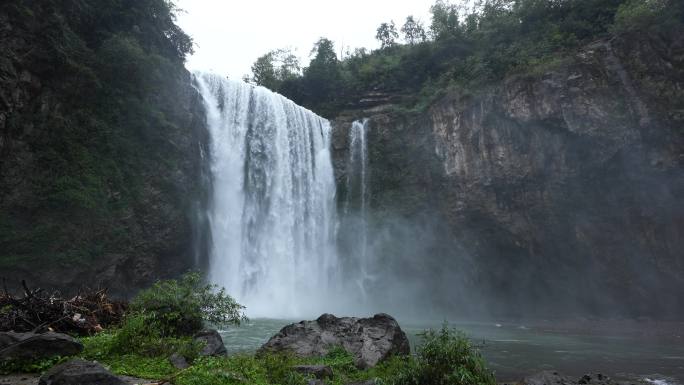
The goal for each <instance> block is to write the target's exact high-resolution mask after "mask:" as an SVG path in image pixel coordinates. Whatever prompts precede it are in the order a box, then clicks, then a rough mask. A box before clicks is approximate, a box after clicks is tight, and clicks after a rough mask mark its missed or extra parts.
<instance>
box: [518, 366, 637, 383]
mask: <svg viewBox="0 0 684 385" xmlns="http://www.w3.org/2000/svg"><path fill="white" fill-rule="evenodd" d="M633 383H634V382H617V381H613V380H612V379H611V378H610V377H608V376H605V375H603V374H601V373H598V374H585V375H584V376H582V377H581V378H579V379H573V378H571V377H567V376H564V375H562V374H560V373H558V372H555V371H548V370H547V371H543V372H540V373H537V374H534V375H531V376H528V377H525V378H524V379H523V380H522V381H521V382H520V383H519V384H518V385H621V384H622V385H626V384H633Z"/></svg>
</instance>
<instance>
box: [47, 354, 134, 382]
mask: <svg viewBox="0 0 684 385" xmlns="http://www.w3.org/2000/svg"><path fill="white" fill-rule="evenodd" d="M85 384H87V385H127V382H125V381H124V380H122V379H121V378H119V377H117V376H115V375H113V374H112V373H110V372H109V371H108V370H107V369H105V368H104V367H103V366H102V365H100V364H98V363H96V362H89V361H83V360H79V359H75V360H71V361H69V362H66V363H64V364H61V365H57V366H55V367H53V368H52V369H50V370H48V371H47V372H46V373H45V374H43V375H42V376H41V377H40V382H38V385H85Z"/></svg>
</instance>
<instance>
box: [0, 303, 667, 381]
mask: <svg viewBox="0 0 684 385" xmlns="http://www.w3.org/2000/svg"><path fill="white" fill-rule="evenodd" d="M195 340H196V341H199V342H201V343H202V345H203V348H202V350H201V352H200V355H201V356H204V357H227V356H228V353H227V350H226V347H225V346H224V341H223V340H222V338H221V336H220V334H219V333H218V332H217V331H216V330H204V331H202V332H200V333H197V334H196V335H195ZM339 348H341V349H343V350H344V351H346V352H347V353H349V354H350V355H351V357H353V364H354V365H355V366H356V367H357V368H358V369H359V370H367V369H371V368H373V367H375V366H377V365H379V364H380V363H382V362H383V361H386V360H389V359H391V358H392V357H395V356H409V355H411V348H410V345H409V340H408V338H407V335H406V333H405V332H404V331H403V330H402V329H401V327H400V326H399V324H398V322H397V321H396V320H395V319H394V318H393V317H392V316H390V315H388V314H383V313H381V314H376V315H375V316H373V317H370V318H355V317H336V316H334V315H332V314H323V315H321V316H320V317H318V318H317V319H316V320H311V321H300V322H297V323H293V324H290V325H286V326H285V327H283V328H282V329H281V330H280V331H279V332H278V333H276V334H275V335H273V336H272V337H271V338H270V339H269V340H268V341H267V342H266V343H265V344H263V345H262V347H261V348H260V349H258V351H257V352H256V356H257V357H258V356H264V355H268V354H291V355H294V356H296V357H324V356H326V355H328V354H330V353H331V352H333V351H334V350H335V349H339ZM82 350H83V345H82V344H81V343H80V342H79V340H77V339H75V338H73V337H71V336H68V335H66V334H60V333H54V332H47V333H14V332H3V333H0V363H2V362H10V361H18V360H27V359H49V358H54V357H68V356H74V357H78V355H79V353H80V352H82ZM414 353H415V352H414ZM169 362H170V363H171V364H172V365H173V367H175V368H176V369H177V370H179V371H183V370H186V369H188V368H189V367H191V363H188V362H187V361H186V360H185V358H184V357H182V356H180V355H177V354H174V355H172V356H171V357H169ZM290 369H291V370H292V371H293V372H296V373H299V374H302V375H304V376H306V377H308V378H310V380H309V382H308V385H324V384H326V383H328V382H327V381H329V380H331V379H332V378H333V376H334V370H335V369H333V367H331V366H329V365H325V364H316V365H294V366H292V367H291V368H290ZM588 373H592V374H586V375H583V376H579V377H573V376H567V375H564V374H562V373H559V372H557V371H553V370H547V371H542V372H539V373H536V374H532V375H529V376H527V377H524V378H518V379H506V381H503V380H504V379H501V378H499V379H497V382H498V383H499V384H505V385H648V384H650V385H668V384H670V385H671V384H676V382H675V381H672V382H669V381H665V380H648V379H645V378H638V377H634V378H619V379H618V378H611V377H608V376H606V375H604V374H600V373H595V372H588ZM594 373H595V374H594ZM170 381H171V380H170V379H160V378H156V379H152V380H150V379H141V378H135V377H129V376H121V375H116V374H114V373H112V371H110V369H109V368H107V367H106V366H105V365H103V364H100V363H98V362H96V361H88V360H83V359H81V358H73V359H71V360H69V361H66V362H64V361H62V362H61V363H59V364H57V365H55V366H54V367H52V368H49V369H48V370H47V371H45V372H44V373H42V374H35V373H33V374H31V373H29V374H22V373H18V374H10V375H4V376H0V385H51V384H59V385H70V384H74V385H75V384H93V385H126V384H141V385H142V384H149V385H151V384H161V383H172V382H170ZM375 383H377V381H376V380H372V379H371V380H367V381H365V382H356V383H349V384H348V385H370V384H375Z"/></svg>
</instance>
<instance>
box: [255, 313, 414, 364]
mask: <svg viewBox="0 0 684 385" xmlns="http://www.w3.org/2000/svg"><path fill="white" fill-rule="evenodd" d="M335 347H342V348H343V349H345V350H346V351H347V352H349V353H350V354H352V355H353V356H354V362H355V364H356V366H358V367H359V368H369V367H373V366H375V365H376V364H378V363H379V362H381V361H382V360H384V359H386V358H388V357H389V356H391V355H405V354H409V353H410V346H409V341H408V338H407V337H406V334H405V333H404V332H403V331H402V330H401V328H400V327H399V324H398V323H397V321H396V320H395V319H394V318H392V317H391V316H389V315H387V314H376V315H375V316H373V317H372V318H354V317H343V318H338V317H335V316H334V315H332V314H323V315H322V316H320V317H319V318H318V319H317V320H315V321H301V322H299V323H296V324H291V325H288V326H285V327H284V328H282V329H281V330H280V332H278V334H276V335H275V336H273V337H271V339H270V340H269V341H268V342H266V344H264V345H263V346H262V347H261V348H260V349H259V353H260V354H261V353H265V352H291V353H294V354H295V355H297V356H300V357H311V356H324V355H325V354H327V353H328V352H329V351H330V350H331V349H333V348H335Z"/></svg>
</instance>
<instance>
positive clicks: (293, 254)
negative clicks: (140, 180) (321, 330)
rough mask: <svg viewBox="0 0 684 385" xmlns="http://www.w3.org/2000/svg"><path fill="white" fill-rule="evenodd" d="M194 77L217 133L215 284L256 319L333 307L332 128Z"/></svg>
mask: <svg viewBox="0 0 684 385" xmlns="http://www.w3.org/2000/svg"><path fill="white" fill-rule="evenodd" d="M195 78H196V80H197V83H198V85H199V90H200V93H201V95H202V97H203V99H204V104H205V107H206V111H207V125H208V129H209V132H210V137H211V146H210V150H211V154H210V156H211V172H212V177H213V180H212V182H213V187H212V188H213V197H212V205H211V208H210V212H209V217H210V227H211V234H212V239H213V241H212V242H213V245H212V248H211V257H210V274H209V276H210V279H211V280H212V281H213V282H214V283H217V284H218V285H220V286H223V287H225V288H226V289H227V290H228V291H229V293H231V294H232V295H233V296H235V297H236V298H237V300H238V301H239V302H240V303H242V304H244V305H245V306H247V313H248V314H249V315H250V316H252V317H298V316H304V315H314V314H316V313H318V314H320V313H321V312H323V311H329V310H328V309H329V303H326V302H327V299H328V298H331V296H330V293H332V292H333V291H334V290H335V288H336V287H337V285H338V271H339V268H338V260H337V253H336V250H335V222H336V217H335V216H336V209H335V188H336V186H335V180H334V176H333V168H332V162H331V156H330V135H331V129H330V124H329V122H328V121H327V120H325V119H323V118H321V117H319V116H318V115H316V114H314V113H313V112H311V111H309V110H307V109H305V108H302V107H299V106H297V105H296V104H295V103H293V102H292V101H290V100H288V99H286V98H284V97H282V96H280V95H278V94H275V93H273V92H271V91H269V90H267V89H265V88H262V87H254V86H251V85H248V84H246V83H243V82H237V81H229V80H227V79H224V78H222V77H220V76H217V75H214V74H204V73H198V74H196V76H195ZM326 305H327V306H326Z"/></svg>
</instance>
